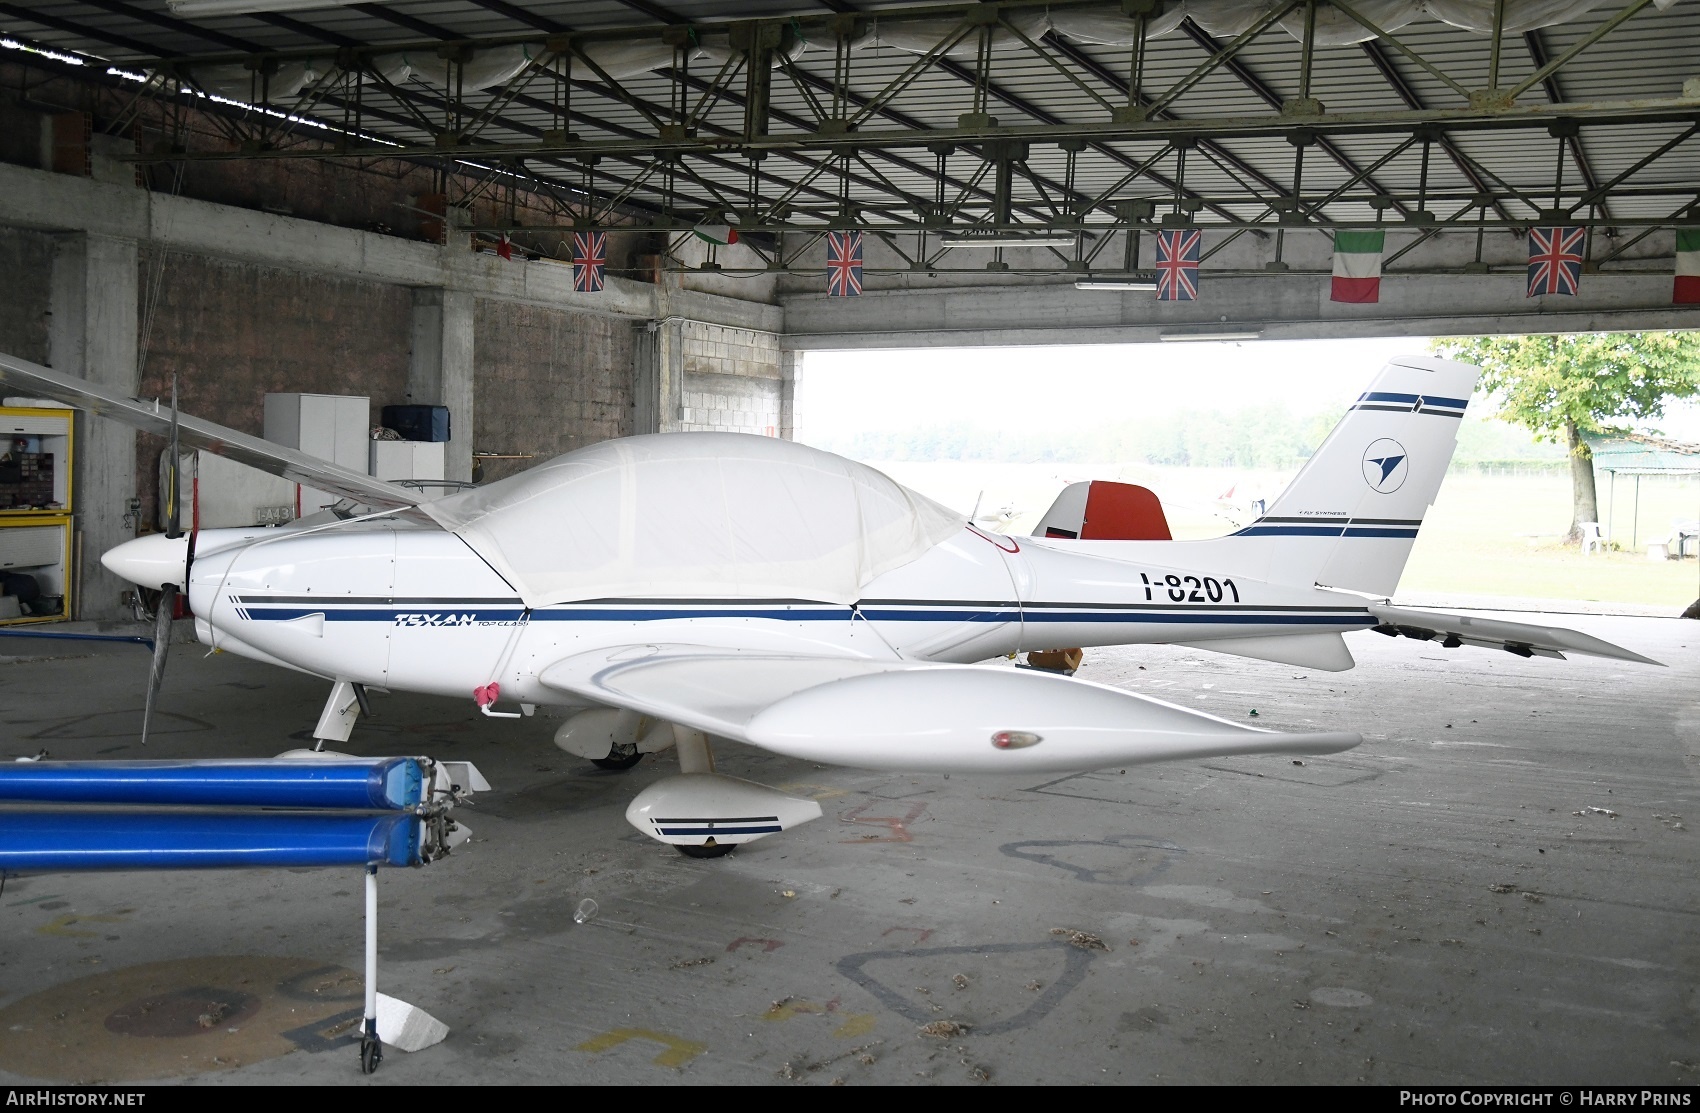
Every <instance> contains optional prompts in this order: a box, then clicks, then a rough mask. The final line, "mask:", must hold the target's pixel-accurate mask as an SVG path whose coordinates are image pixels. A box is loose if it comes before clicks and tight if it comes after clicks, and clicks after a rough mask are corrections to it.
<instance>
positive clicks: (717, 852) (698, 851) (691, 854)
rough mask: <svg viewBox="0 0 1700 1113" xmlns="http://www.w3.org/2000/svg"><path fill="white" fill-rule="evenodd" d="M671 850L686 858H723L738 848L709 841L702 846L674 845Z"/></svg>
mask: <svg viewBox="0 0 1700 1113" xmlns="http://www.w3.org/2000/svg"><path fill="white" fill-rule="evenodd" d="M673 849H674V850H677V851H678V852H679V853H680V854H683V855H684V856H685V857H687V858H724V857H725V856H726V855H728V854H730V853H732V852H733V851H734V850H736V849H738V847H737V844H736V843H727V844H726V845H725V846H721V845H720V844H718V843H716V842H714V841H713V840H712V839H711V840H709V842H708V843H707V844H705V845H703V846H685V845H682V844H680V843H674V844H673Z"/></svg>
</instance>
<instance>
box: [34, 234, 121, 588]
mask: <svg viewBox="0 0 1700 1113" xmlns="http://www.w3.org/2000/svg"><path fill="white" fill-rule="evenodd" d="M138 264H139V261H138V258H137V249H136V241H134V240H126V239H118V238H115V237H111V236H101V235H94V234H87V235H84V234H67V235H64V236H61V237H57V242H56V244H55V250H54V255H53V273H52V296H51V304H52V311H53V322H52V325H51V326H50V328H49V332H48V362H49V364H51V365H52V367H53V368H54V369H55V370H59V371H64V372H67V373H69V374H72V375H80V376H82V377H83V378H86V379H89V380H91V381H93V382H97V383H99V384H101V385H102V386H107V387H112V388H114V389H116V390H118V391H119V392H120V393H122V394H128V395H131V396H134V395H135V394H136V392H137V391H138V390H139V389H140V375H139V370H138V367H137V362H136V358H137V352H136V320H137V318H136V313H137V302H138V300H139V293H140V291H139V284H138V283H139V265H138ZM75 452H76V457H77V459H76V467H75V469H74V475H73V479H72V481H73V483H74V485H75V486H74V489H73V492H72V501H73V503H74V506H75V510H76V529H77V535H78V537H79V538H80V545H81V553H82V560H81V566H80V568H79V569H74V570H73V575H74V576H75V577H76V583H77V591H78V594H77V599H76V617H78V618H83V619H91V620H95V621H110V620H114V619H121V618H127V617H129V611H128V609H127V608H125V607H124V606H123V604H122V603H121V602H120V597H121V596H122V595H123V594H124V593H125V592H127V591H129V590H131V585H130V584H128V583H125V582H124V581H123V580H120V579H119V578H118V577H116V576H114V575H112V574H111V573H109V572H107V571H106V569H105V568H104V567H103V566H102V565H101V563H100V555H101V554H102V553H104V552H106V550H108V549H110V548H112V547H113V546H114V545H117V544H118V543H119V542H122V541H127V540H129V539H130V538H132V537H134V536H135V535H136V532H137V529H138V523H137V521H136V510H135V509H133V506H132V504H133V501H134V500H135V498H136V468H137V460H136V432H135V430H133V429H131V428H130V427H129V426H127V425H120V424H119V423H118V422H116V421H107V420H105V419H104V418H99V417H92V416H91V415H89V414H87V413H85V412H83V411H78V413H77V417H76V448H75Z"/></svg>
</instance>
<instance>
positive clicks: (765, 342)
mask: <svg viewBox="0 0 1700 1113" xmlns="http://www.w3.org/2000/svg"><path fill="white" fill-rule="evenodd" d="M682 351H683V356H684V383H683V384H682V386H681V401H680V405H681V408H682V410H683V413H682V414H681V415H680V416H681V419H682V421H681V424H680V426H679V427H680V428H681V429H685V430H712V431H717V432H731V433H757V434H761V435H764V436H773V437H776V436H779V432H780V388H781V383H780V377H779V374H780V373H779V338H778V337H777V336H775V335H774V334H773V333H770V332H755V331H752V330H750V329H740V328H729V327H726V326H723V325H708V324H702V323H701V322H697V321H686V322H684V324H683V330H682Z"/></svg>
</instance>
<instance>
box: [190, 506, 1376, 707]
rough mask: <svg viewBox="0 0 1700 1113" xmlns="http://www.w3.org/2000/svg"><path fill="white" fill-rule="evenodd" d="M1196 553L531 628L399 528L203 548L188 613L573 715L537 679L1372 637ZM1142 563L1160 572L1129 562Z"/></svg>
mask: <svg viewBox="0 0 1700 1113" xmlns="http://www.w3.org/2000/svg"><path fill="white" fill-rule="evenodd" d="M1197 544H1200V543H1192V542H1136V543H1117V544H1116V545H1114V546H1106V545H1104V544H1103V543H1097V542H1074V541H1051V540H1047V541H1036V540H1033V539H1030V538H1016V537H1007V536H1003V535H997V534H987V533H982V532H981V531H979V530H977V529H974V528H973V527H968V528H964V529H963V530H962V531H961V532H960V533H958V534H957V535H956V536H955V537H953V538H951V539H949V540H947V541H945V542H943V543H942V544H939V545H937V546H935V547H933V548H932V549H930V550H929V551H927V552H926V553H924V554H923V555H922V556H921V557H920V558H918V559H916V560H914V561H912V562H911V563H909V564H907V565H905V566H903V567H901V568H898V569H895V570H893V571H891V572H888V573H886V574H884V575H882V576H880V577H878V578H876V579H874V580H873V581H872V582H870V583H869V584H867V586H866V588H865V589H864V591H863V593H862V597H861V598H860V599H858V600H857V601H856V602H855V603H851V604H843V603H822V602H811V601H806V600H797V599H752V598H736V599H702V598H692V599H633V598H622V599H591V600H583V601H578V602H572V603H564V604H559V605H555V606H549V607H542V608H537V609H527V607H526V606H525V605H524V603H523V602H522V601H521V599H520V598H519V596H518V594H517V593H516V592H515V591H514V589H513V588H512V587H510V586H509V585H508V584H507V583H506V582H505V581H504V580H503V579H502V578H501V577H500V576H498V575H497V574H496V573H495V572H494V571H492V570H491V568H490V567H489V566H488V565H487V564H485V562H484V561H483V560H481V559H480V558H479V557H478V556H477V555H476V554H474V553H473V552H472V550H471V549H470V548H468V547H467V546H466V544H465V543H464V542H462V541H461V540H460V539H459V538H458V537H456V536H455V535H453V534H451V533H447V532H442V531H438V530H433V529H417V528H411V527H407V526H401V525H394V524H391V523H372V524H363V525H352V526H346V527H337V528H334V529H329V530H324V531H321V532H307V531H293V530H258V531H256V530H208V531H204V532H203V533H202V534H201V535H200V537H199V539H198V542H197V546H196V549H197V554H196V557H195V560H194V564H193V567H192V570H191V575H190V585H189V599H190V605H191V607H192V609H193V610H194V613H195V614H196V616H197V619H196V630H197V634H198V636H199V637H200V639H201V641H203V642H205V643H207V644H209V645H213V646H216V647H218V648H222V649H225V650H227V651H229V652H233V653H238V654H241V655H243V656H248V657H252V658H255V659H258V660H263V661H268V662H271V663H274V664H279V665H284V666H286V667H290V668H294V669H298V670H300V671H303V672H309V673H312V674H315V675H318V676H323V677H326V678H328V679H333V680H346V681H352V682H356V683H362V684H368V685H372V686H376V687H383V688H390V689H397V690H403V691H414V692H429V693H433V694H437V695H444V696H471V694H472V692H473V689H474V688H477V687H479V686H481V685H485V684H488V683H490V682H491V681H498V682H499V683H500V685H501V691H502V696H503V699H504V700H508V699H514V700H519V701H521V702H528V703H539V704H559V703H561V702H562V699H563V696H562V693H560V692H559V691H555V690H551V689H549V688H546V687H545V686H543V685H542V684H541V683H539V681H538V679H537V677H538V674H539V673H541V672H542V671H543V670H544V669H546V668H547V667H548V666H549V665H551V664H553V663H554V662H556V661H559V660H561V659H562V658H564V657H567V656H570V655H572V654H575V653H580V652H584V651H586V650H591V649H596V648H599V647H602V646H619V645H630V644H634V643H668V644H694V645H707V646H725V647H743V648H750V649H760V648H762V647H763V643H764V641H766V640H767V639H770V638H771V639H772V645H773V647H774V648H775V649H779V650H782V651H785V652H795V651H797V650H798V649H799V648H800V647H804V646H807V645H808V644H809V643H813V644H814V645H816V646H818V647H819V649H820V651H821V652H822V653H823V654H827V655H831V656H845V655H850V656H863V657H870V658H876V659H907V660H916V661H935V662H952V663H968V662H973V661H982V660H987V659H990V658H995V657H1000V656H1004V655H1006V654H1013V653H1019V652H1024V651H1027V650H1035V649H1055V648H1064V647H1075V646H1081V647H1085V646H1103V645H1127V644H1136V643H1176V642H1180V643H1197V642H1205V641H1210V640H1214V639H1223V638H1233V639H1245V638H1263V637H1283V636H1288V635H1293V634H1299V633H1334V632H1344V631H1349V630H1359V629H1364V628H1366V627H1369V626H1372V625H1374V624H1375V619H1373V618H1372V617H1371V616H1370V614H1369V612H1368V611H1367V610H1366V609H1365V607H1364V605H1363V604H1362V603H1361V601H1359V600H1358V599H1357V598H1356V597H1354V596H1350V595H1345V594H1341V593H1338V592H1330V591H1325V590H1320V589H1315V588H1309V589H1304V588H1293V587H1286V586H1280V585H1275V584H1270V583H1267V582H1263V581H1259V580H1254V579H1248V578H1246V577H1244V576H1243V575H1233V574H1225V572H1224V571H1220V570H1216V569H1210V568H1203V567H1191V568H1188V567H1177V566H1175V564H1173V563H1165V562H1164V561H1163V558H1168V559H1169V560H1170V561H1178V560H1179V559H1180V558H1184V557H1185V556H1187V555H1188V552H1189V547H1190V546H1193V545H1197ZM1203 544H1204V545H1206V546H1207V545H1208V543H1203ZM1106 552H1113V553H1114V554H1115V555H1113V556H1112V555H1103V554H1104V553H1106ZM1196 552H1197V553H1198V554H1200V555H1203V554H1205V553H1208V552H1209V549H1208V548H1201V549H1198V550H1196ZM1146 553H1149V554H1150V556H1151V557H1152V558H1155V559H1151V560H1149V562H1147V560H1145V559H1130V558H1129V557H1130V554H1131V555H1133V556H1136V557H1141V558H1143V557H1144V556H1145V554H1146Z"/></svg>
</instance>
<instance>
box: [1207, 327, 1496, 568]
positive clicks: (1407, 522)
mask: <svg viewBox="0 0 1700 1113" xmlns="http://www.w3.org/2000/svg"><path fill="white" fill-rule="evenodd" d="M1480 375H1481V368H1479V367H1474V366H1471V365H1470V364H1466V363H1453V362H1452V361H1450V360H1444V359H1437V358H1435V357H1432V356H1401V357H1399V358H1397V359H1395V360H1393V361H1392V362H1391V363H1389V364H1388V365H1387V366H1386V367H1384V368H1382V370H1381V373H1380V374H1379V375H1377V376H1376V377H1375V381H1374V382H1373V383H1371V384H1370V388H1369V390H1367V391H1365V392H1364V393H1363V394H1362V395H1361V396H1360V397H1359V398H1358V400H1357V401H1356V402H1354V403H1353V404H1352V406H1351V408H1350V409H1349V410H1347V411H1346V416H1345V417H1343V418H1341V419H1340V423H1339V424H1338V425H1336V426H1335V427H1334V431H1333V432H1331V433H1330V434H1328V438H1327V439H1326V440H1324V441H1323V442H1322V446H1321V447H1320V448H1318V449H1317V450H1316V452H1315V454H1314V455H1312V456H1311V458H1310V460H1309V461H1308V462H1306V464H1305V466H1304V467H1303V468H1302V469H1301V470H1300V471H1299V474H1298V475H1297V476H1296V477H1295V478H1294V479H1293V481H1292V483H1290V484H1289V485H1288V486H1287V489H1286V490H1285V491H1282V492H1281V494H1280V496H1279V497H1278V498H1276V499H1275V501H1274V503H1273V504H1272V505H1271V506H1270V507H1269V509H1268V511H1267V513H1266V514H1265V515H1264V516H1263V517H1261V518H1259V519H1257V520H1256V521H1255V522H1252V523H1251V524H1250V525H1249V526H1247V527H1246V528H1244V529H1242V530H1240V531H1239V532H1238V533H1236V534H1233V535H1232V540H1234V541H1238V540H1239V539H1241V538H1246V539H1250V538H1267V539H1269V541H1268V549H1267V551H1266V553H1265V554H1264V555H1265V556H1266V557H1267V565H1266V568H1267V575H1266V578H1267V579H1269V580H1271V581H1274V582H1277V583H1289V584H1303V585H1306V586H1309V585H1311V584H1321V585H1323V586H1325V587H1336V588H1344V589H1346V590H1349V591H1362V592H1369V593H1373V594H1376V595H1391V594H1392V592H1393V589H1394V588H1396V587H1398V586H1399V575H1400V573H1401V572H1403V571H1404V569H1405V561H1406V559H1407V558H1408V557H1409V556H1410V555H1411V546H1412V545H1413V544H1414V543H1415V542H1416V538H1417V527H1418V526H1420V525H1422V520H1423V517H1424V515H1425V514H1427V513H1428V508H1429V506H1430V505H1431V504H1432V503H1433V502H1434V497H1435V494H1436V492H1438V491H1439V490H1440V481H1441V479H1442V478H1443V477H1444V476H1445V475H1446V467H1447V465H1448V464H1449V463H1451V461H1452V451H1453V449H1454V448H1455V447H1457V443H1458V425H1459V419H1460V418H1462V417H1463V416H1464V407H1465V405H1466V404H1467V403H1468V402H1469V400H1470V394H1471V392H1472V391H1473V390H1474V389H1475V386H1476V379H1477V377H1478V376H1480ZM1229 540H1230V539H1229V538H1223V539H1222V541H1229Z"/></svg>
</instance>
